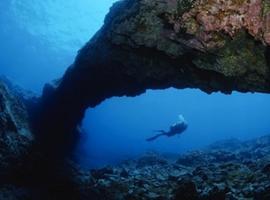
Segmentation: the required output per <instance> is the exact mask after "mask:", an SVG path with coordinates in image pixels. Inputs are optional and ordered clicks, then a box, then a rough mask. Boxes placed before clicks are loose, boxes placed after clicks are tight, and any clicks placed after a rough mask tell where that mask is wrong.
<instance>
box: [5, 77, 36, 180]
mask: <svg viewBox="0 0 270 200" xmlns="http://www.w3.org/2000/svg"><path fill="white" fill-rule="evenodd" d="M23 98H24V97H23V96H19V95H18V93H17V92H16V88H15V87H14V86H12V84H11V83H10V82H9V81H7V80H6V79H3V78H1V79H0V179H1V181H3V180H4V179H5V178H6V177H7V176H10V175H11V173H14V170H19V168H20V167H21V166H22V164H23V163H22V162H23V159H24V158H25V156H26V154H28V153H29V148H30V144H31V141H32V139H33V135H32V133H31V130H30V123H29V115H28V112H27V108H26V105H25V104H24V103H23V100H22V99H23ZM1 181H0V182H1Z"/></svg>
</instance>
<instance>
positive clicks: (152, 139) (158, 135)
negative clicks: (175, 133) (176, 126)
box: [146, 133, 164, 142]
mask: <svg viewBox="0 0 270 200" xmlns="http://www.w3.org/2000/svg"><path fill="white" fill-rule="evenodd" d="M162 135H164V133H160V134H157V135H155V136H154V137H150V138H148V139H146V141H147V142H151V141H154V140H155V139H157V138H159V137H160V136H162Z"/></svg>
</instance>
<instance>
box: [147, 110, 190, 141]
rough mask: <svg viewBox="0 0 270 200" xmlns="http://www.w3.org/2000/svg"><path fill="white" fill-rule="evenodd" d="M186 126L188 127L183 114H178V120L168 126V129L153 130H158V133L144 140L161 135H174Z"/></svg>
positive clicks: (151, 139)
mask: <svg viewBox="0 0 270 200" xmlns="http://www.w3.org/2000/svg"><path fill="white" fill-rule="evenodd" d="M187 127H188V123H187V121H186V120H185V119H184V117H183V115H179V116H178V121H177V122H176V123H174V124H173V125H171V126H170V130H169V131H164V130H157V131H155V132H159V134H157V135H155V136H153V137H150V138H148V139H146V141H148V142H151V141H153V140H155V139H157V138H159V137H160V136H163V135H164V136H167V137H172V136H174V135H177V134H181V133H183V132H184V131H185V130H186V129H187Z"/></svg>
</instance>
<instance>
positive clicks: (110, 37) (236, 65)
mask: <svg viewBox="0 0 270 200" xmlns="http://www.w3.org/2000/svg"><path fill="white" fill-rule="evenodd" d="M269 5H270V4H269V1H268V0H229V1H223V0H160V1H156V0H124V1H119V2H118V3H115V4H114V5H113V7H112V8H111V10H110V13H109V14H108V15H107V16H106V19H105V23H104V26H103V27H102V28H101V30H100V31H99V32H97V33H96V35H95V36H94V37H93V38H92V39H91V40H90V41H89V42H88V43H87V44H86V45H85V46H84V47H83V48H82V49H81V50H80V51H79V53H78V56H77V58H76V60H75V62H74V64H73V65H72V66H70V67H69V69H68V70H67V72H66V73H65V75H64V77H63V78H62V79H61V80H60V81H59V82H58V84H57V86H55V87H52V86H49V85H47V86H46V87H45V89H44V96H43V102H42V103H43V105H42V107H43V108H44V109H43V110H41V114H40V116H42V118H41V119H40V122H42V123H41V125H40V127H39V130H41V131H43V132H52V130H54V132H57V135H58V136H59V141H62V138H63V135H65V137H71V135H72V134H68V133H71V132H72V131H74V130H75V129H76V126H77V125H78V123H79V122H80V120H81V119H82V117H83V114H84V110H85V109H86V108H87V107H94V106H96V105H97V104H99V103H100V102H102V101H103V100H104V99H106V98H110V97H112V96H123V95H128V96H135V95H138V94H141V93H143V92H145V90H146V89H163V88H168V87H175V88H179V89H181V88H199V89H201V90H203V91H205V92H207V93H211V92H215V91H221V92H223V93H228V94H229V93H231V92H232V91H233V90H237V91H240V92H248V91H250V92H270V76H269V75H270V70H269V66H270V47H269V27H268V25H269V10H270V9H269V7H270V6H269ZM61 133H62V135H61ZM43 135H46V134H43ZM55 135H56V134H55ZM46 137H47V136H44V137H43V138H42V140H43V141H45V140H48V141H50V139H48V138H47V139H46ZM44 138H45V139H44ZM59 141H58V142H59ZM58 142H56V145H57V144H59V143H58Z"/></svg>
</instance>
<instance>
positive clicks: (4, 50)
mask: <svg viewBox="0 0 270 200" xmlns="http://www.w3.org/2000/svg"><path fill="white" fill-rule="evenodd" d="M113 2H114V1H113V0H100V1H92V0H80V1H77V0H69V1H65V0H56V1H55V0H44V1H40V0H27V1H23V0H1V1H0V9H1V12H0V43H1V45H0V58H1V59H0V74H4V75H6V76H8V77H9V78H10V79H11V80H13V81H14V82H15V83H17V84H19V85H21V86H23V87H24V88H26V89H29V90H33V91H35V92H36V93H38V94H40V93H41V90H42V86H43V85H44V83H46V82H49V81H51V80H53V79H56V78H59V77H61V75H62V74H63V73H64V71H65V70H66V69H67V67H68V66H69V65H70V64H71V63H72V62H73V60H74V58H75V56H76V53H77V51H78V50H79V49H80V47H82V46H83V45H84V43H86V42H87V41H88V40H89V39H90V38H91V36H93V34H94V33H95V32H96V31H97V30H98V29H99V28H100V27H101V26H102V23H103V19H104V17H105V14H106V13H107V12H108V10H109V8H110V6H111V4H112V3H113ZM269 102H270V95H267V94H258V93H255V94H251V93H247V94H241V93H238V92H234V93H233V94H232V95H224V94H221V93H214V94H211V95H208V94H205V93H203V92H201V91H200V90H195V89H185V90H176V89H172V88H170V89H167V90H156V91H153V90H149V91H147V92H146V93H145V94H142V95H140V96H138V97H133V98H130V97H115V98H111V99H108V100H106V101H105V102H103V103H102V104H100V105H99V106H97V107H96V108H94V109H89V110H88V111H87V112H86V115H85V119H84V121H83V123H82V129H83V134H82V136H81V140H80V143H79V144H78V145H77V150H76V155H78V160H79V161H80V162H81V163H82V164H83V165H85V166H101V165H103V164H109V163H111V162H115V161H117V160H119V159H125V158H129V157H132V156H134V155H137V154H140V153H143V152H145V151H158V152H169V153H181V152H185V151H189V150H193V149H198V148H201V147H204V146H205V145H208V144H210V143H211V142H214V141H216V140H221V139H228V138H239V139H243V140H244V139H249V138H254V137H257V136H261V135H265V134H269V133H270V124H269V115H270V114H269V113H270V104H269ZM179 114H183V115H184V117H185V118H186V120H187V121H188V123H189V127H188V129H187V131H186V132H184V133H183V134H182V135H180V136H176V137H171V138H165V137H163V138H160V139H158V140H157V141H154V142H152V143H148V142H146V141H145V139H146V138H147V137H150V136H151V135H153V134H154V133H153V130H156V129H168V128H169V126H170V125H171V124H173V123H174V122H175V121H177V116H178V115H179Z"/></svg>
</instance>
